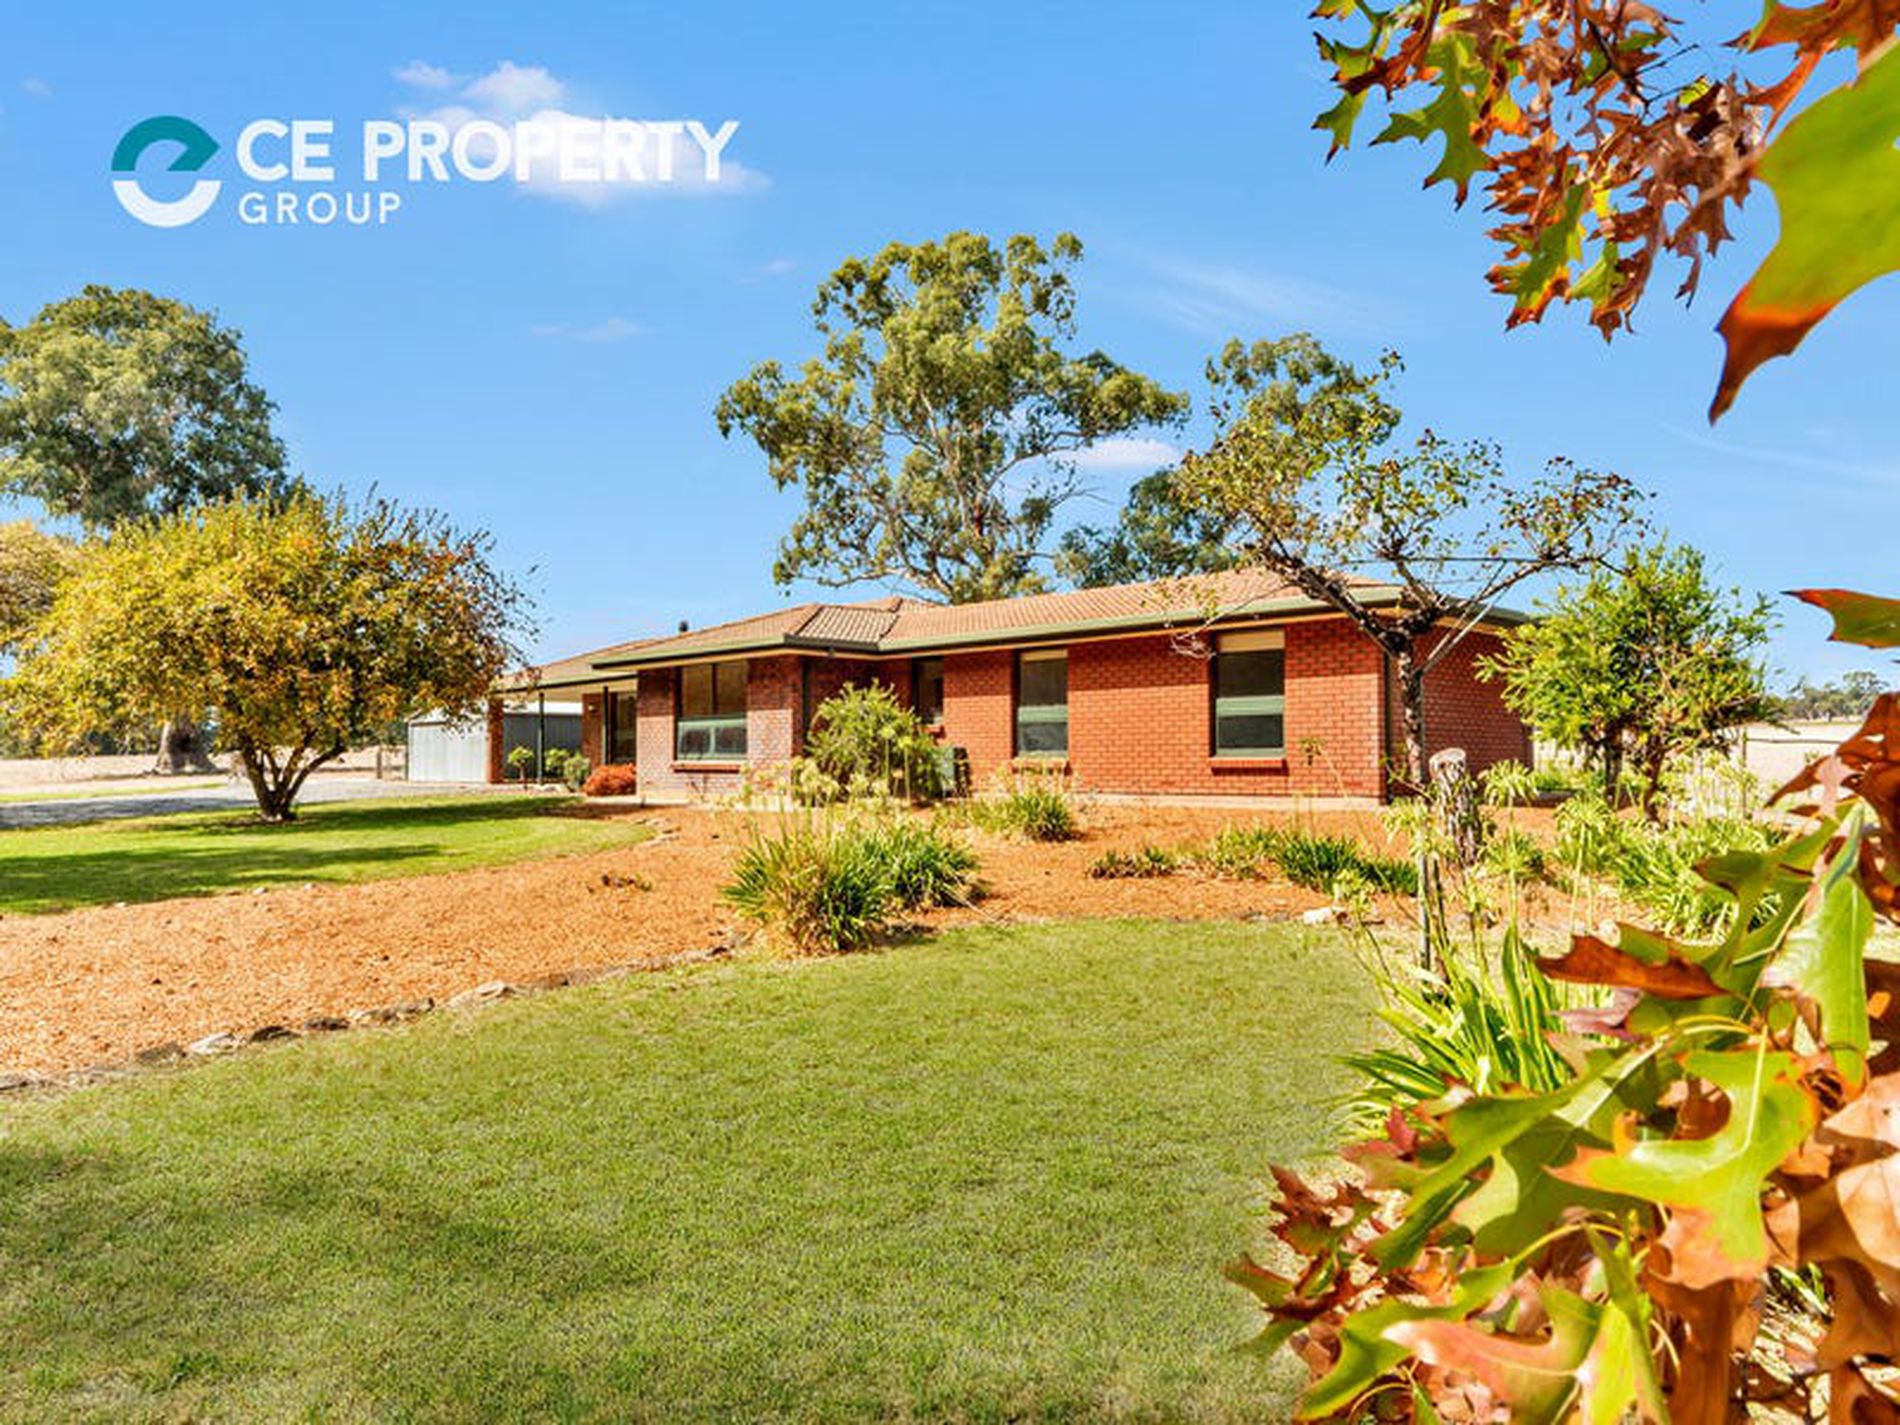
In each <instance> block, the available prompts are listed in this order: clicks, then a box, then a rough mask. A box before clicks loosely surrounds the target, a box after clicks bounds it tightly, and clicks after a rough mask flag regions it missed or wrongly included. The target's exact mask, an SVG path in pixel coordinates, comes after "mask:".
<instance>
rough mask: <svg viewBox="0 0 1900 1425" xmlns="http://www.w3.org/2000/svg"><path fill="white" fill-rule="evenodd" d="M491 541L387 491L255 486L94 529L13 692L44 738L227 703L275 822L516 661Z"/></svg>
mask: <svg viewBox="0 0 1900 1425" xmlns="http://www.w3.org/2000/svg"><path fill="white" fill-rule="evenodd" d="M490 547H491V541H490V540H489V538H488V536H487V535H485V534H481V533H474V534H465V533H461V532H458V531H456V530H454V529H452V528H450V527H449V526H448V525H446V524H445V523H443V522H442V521H441V520H440V519H438V518H437V517H435V516H433V515H429V514H419V513H415V512H412V511H406V510H402V509H400V508H398V507H397V506H395V505H393V504H390V503H387V502H382V501H378V502H374V503H370V504H367V505H364V506H362V507H360V508H358V507H352V506H350V505H349V504H347V503H345V502H344V501H343V499H342V498H341V497H320V496H317V495H314V494H310V493H307V492H299V493H296V494H293V495H291V496H288V497H286V498H285V499H283V500H266V499H263V498H260V497H256V496H236V497H233V498H231V499H229V500H224V501H219V502H217V503H214V504H209V505H204V506H201V507H198V508H195V509H190V510H184V511H180V512H179V513H177V514H173V515H168V516H164V517H162V518H157V519H153V520H147V521H140V522H136V523H132V524H125V525H121V526H119V527H118V528H117V529H116V530H114V531H113V533H112V535H111V536H110V537H109V538H104V539H98V540H94V541H92V542H90V543H89V544H88V545H87V546H86V548H85V550H84V551H83V553H82V555H81V558H80V560H79V563H78V567H77V568H76V569H75V571H74V572H73V574H72V575H71V577H70V578H68V579H67V580H66V581H65V582H64V583H63V584H62V585H61V587H60V589H59V591H58V593H57V595H56V596H55V597H54V600H53V603H52V607H51V609H50V611H49V612H48V613H47V615H46V617H45V618H44V619H43V620H42V621H41V622H40V623H39V625H38V626H37V628H36V629H35V630H34V632H33V634H32V636H31V637H30V639H29V640H28V642H27V645H26V647H25V649H24V651H23V654H22V656H21V660H20V666H19V670H18V672H17V673H16V675H15V676H14V678H13V679H12V680H11V682H10V684H9V687H8V692H9V695H10V701H11V702H12V704H13V706H14V707H15V708H16V709H17V711H18V713H19V715H20V717H21V719H22V722H23V723H24V724H25V725H26V726H28V727H29V728H31V729H33V730H34V731H35V732H36V733H37V734H38V735H39V736H40V737H41V738H42V740H43V741H45V742H48V743H52V744H55V745H57V744H59V743H71V742H73V741H75V740H76V739H77V738H79V737H81V736H83V735H84V734H85V733H86V732H87V731H88V730H90V729H92V728H95V727H98V726H101V725H106V724H109V723H111V722H113V721H114V720H116V719H119V718H122V717H124V716H127V715H138V714H141V713H143V714H146V715H149V716H154V717H156V716H158V715H161V714H162V713H163V711H164V709H166V708H172V707H186V706H189V707H206V708H211V709H213V710H214V714H215V719H216V730H217V740H218V744H219V745H220V746H221V747H224V748H227V749H229V750H230V751H232V752H235V753H236V754H237V757H238V761H239V763H240V765H241V766H242V767H243V769H244V773H245V775H246V776H247V777H248V778H249V779H250V783H251V787H252V790H253V791H254V792H255V794H256V797H257V809H258V814H259V815H260V816H261V817H262V818H263V819H264V820H266V821H272V822H281V821H288V820H290V819H291V817H292V816H293V815H294V808H295V803H296V799H297V794H298V792H299V791H301V790H302V788H303V784H304V782H305V780H306V779H307V778H308V777H309V776H310V774H311V773H312V772H314V771H316V770H317V769H318V768H319V767H321V766H323V765H324V764H325V763H328V762H331V761H334V760H335V759H336V758H338V757H340V756H341V755H342V754H343V753H344V752H345V751H346V750H347V749H348V748H349V747H350V746H352V745H353V744H356V743H359V742H361V741H362V740H364V739H366V738H368V737H370V736H372V735H373V734H375V733H376V731H377V730H378V729H380V728H383V727H386V726H388V725H389V724H390V723H392V722H398V721H401V720H402V719H404V718H406V717H409V716H412V715H413V714H415V713H417V712H419V711H422V710H423V709H427V708H444V709H447V710H449V711H451V712H466V711H472V710H473V709H474V708H475V707H477V706H479V705H480V704H481V702H482V701H483V699H484V698H485V697H486V696H487V693H488V690H489V689H490V687H491V686H492V685H493V684H494V681H495V679H496V678H497V677H499V676H500V675H501V674H502V672H503V671H504V670H505V669H506V668H507V667H508V666H509V665H510V663H511V662H512V661H513V660H514V656H515V652H514V644H513V637H514V634H515V633H516V632H517V631H518V630H519V628H520V625H521V608H522V596H521V594H520V592H519V590H518V589H517V588H516V587H515V586H514V585H513V584H512V583H511V582H510V581H509V580H508V579H507V578H506V577H504V576H503V575H502V574H501V573H499V572H497V571H496V569H495V568H494V566H493V565H492V563H491V562H490V559H489V553H490Z"/></svg>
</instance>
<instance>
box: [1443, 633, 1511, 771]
mask: <svg viewBox="0 0 1900 1425" xmlns="http://www.w3.org/2000/svg"><path fill="white" fill-rule="evenodd" d="M1502 646H1503V645H1502V640H1501V639H1499V638H1498V636H1497V635H1496V634H1494V633H1486V632H1482V631H1474V632H1472V633H1468V634H1466V635H1465V637H1464V638H1463V640H1462V641H1460V643H1459V644H1458V646H1457V647H1456V648H1454V649H1452V650H1451V652H1449V653H1447V654H1446V655H1445V657H1444V661H1443V662H1441V663H1440V664H1439V665H1438V666H1437V667H1436V668H1434V669H1432V671H1431V672H1430V673H1428V674H1426V675H1425V748H1426V753H1427V755H1430V754H1431V753H1434V752H1439V751H1442V750H1443V749H1445V748H1447V747H1462V748H1464V750H1465V755H1466V757H1467V758H1468V759H1469V761H1470V765H1471V770H1472V771H1473V772H1482V771H1483V770H1484V769H1485V768H1486V767H1489V766H1491V765H1492V764H1493V763H1494V762H1522V763H1523V764H1524V765H1525V766H1527V767H1528V766H1529V765H1530V764H1531V759H1532V755H1533V754H1532V750H1531V732H1530V729H1529V728H1528V727H1526V726H1525V725H1524V724H1523V723H1522V722H1521V721H1519V719H1518V718H1517V716H1516V714H1514V713H1512V712H1511V711H1510V709H1508V708H1506V707H1505V706H1504V702H1503V697H1502V695H1501V693H1500V691H1499V688H1500V685H1499V684H1497V683H1483V682H1480V681H1479V680H1478V675H1477V665H1478V662H1479V660H1481V659H1484V658H1490V657H1493V656H1495V655H1496V654H1497V653H1498V651H1499V650H1500V648H1501V647H1502Z"/></svg>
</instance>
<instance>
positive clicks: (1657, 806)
mask: <svg viewBox="0 0 1900 1425" xmlns="http://www.w3.org/2000/svg"><path fill="white" fill-rule="evenodd" d="M1668 757H1669V753H1668V751H1667V749H1664V748H1646V749H1645V750H1644V752H1643V820H1644V821H1646V822H1648V823H1649V824H1650V825H1651V826H1654V825H1655V824H1656V823H1657V822H1659V821H1661V820H1662V779H1663V766H1664V764H1665V763H1666V762H1667V761H1668Z"/></svg>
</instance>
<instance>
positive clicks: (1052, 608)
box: [528, 569, 1397, 686]
mask: <svg viewBox="0 0 1900 1425" xmlns="http://www.w3.org/2000/svg"><path fill="white" fill-rule="evenodd" d="M1354 582H1355V583H1358V584H1360V585H1361V586H1363V588H1364V590H1365V591H1366V593H1367V594H1368V595H1377V594H1379V593H1380V592H1382V591H1383V592H1384V593H1386V594H1389V595H1391V596H1392V597H1394V598H1396V596H1397V591H1396V590H1393V589H1390V588H1389V587H1388V586H1385V585H1381V584H1378V583H1377V582H1375V581H1373V580H1365V579H1361V580H1355V581H1354ZM1375 601H1376V599H1375ZM1320 607H1322V606H1321V605H1319V604H1317V603H1315V602H1314V601H1313V600H1312V599H1310V598H1308V597H1307V596H1306V595H1304V594H1302V593H1301V592H1300V591H1299V590H1298V589H1296V588H1295V587H1293V586H1292V585H1290V584H1288V583H1286V582H1285V581H1284V580H1281V579H1279V578H1277V577H1275V576H1274V575H1271V574H1268V573H1266V572H1265V571H1262V570H1255V569H1239V570H1233V571H1230V572H1228V573H1224V574H1206V575H1197V576H1195V577H1192V578H1183V579H1165V580H1159V581H1156V582H1152V583H1145V584H1117V585H1113V586H1111V587H1109V588H1102V589H1075V590H1071V591H1067V592H1063V593H1055V594H1030V595H1026V596H1024V597H1022V598H1015V599H990V600H986V601H984V602H982V603H973V604H932V603H925V602H922V601H920V600H916V599H904V598H897V597H891V598H884V599H873V600H868V601H865V602H860V603H835V604H834V603H804V604H793V605H791V606H789V607H787V608H783V609H778V610H775V611H773V612H771V613H765V614H758V615H755V616H754V617H752V618H744V619H736V620H734V621H732V622H730V623H722V624H714V625H712V626H710V627H707V628H696V629H693V630H691V631H689V632H686V633H680V634H675V635H672V636H671V637H665V638H653V639H647V640H644V641H641V642H636V643H628V644H620V645H617V646H616V647H614V648H611V649H600V650H597V651H596V652H594V653H590V654H580V655H578V656H576V657H574V658H568V659H562V660H561V661H560V662H559V663H555V664H549V665H547V668H546V669H543V670H540V671H541V673H542V680H543V681H544V682H550V683H551V682H553V681H555V679H554V678H553V677H552V676H551V675H552V672H553V670H556V669H559V670H563V671H564V672H566V671H568V670H578V671H575V672H573V673H572V677H573V678H574V680H575V681H581V680H585V679H586V678H587V677H590V676H591V677H615V676H624V675H625V674H627V673H630V672H632V671H633V670H634V669H636V668H638V667H640V666H642V665H650V664H665V663H677V662H680V661H682V660H685V659H690V658H695V657H715V656H720V655H728V656H730V655H738V654H742V653H759V652H768V651H771V650H773V649H788V648H797V649H813V650H825V649H835V650H836V651H838V652H840V653H863V654H880V653H895V652H900V651H901V652H905V653H915V652H921V651H927V650H930V649H933V648H954V647H960V646H961V647H967V646H970V645H973V644H983V643H1010V642H1020V643H1030V642H1036V641H1039V640H1052V639H1058V638H1061V637H1063V636H1065V635H1075V634H1080V633H1089V632H1102V631H1107V630H1112V629H1116V628H1130V629H1133V628H1168V627H1178V626H1181V625H1191V624H1197V623H1201V622H1203V621H1205V620H1207V619H1209V618H1213V617H1219V618H1222V619H1232V618H1236V617H1247V616H1250V615H1251V616H1260V615H1269V614H1298V613H1310V612H1313V611H1315V610H1317V609H1319V608H1320ZM528 686H532V684H529V685H528Z"/></svg>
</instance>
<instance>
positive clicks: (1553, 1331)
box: [1386, 1286, 1668, 1425]
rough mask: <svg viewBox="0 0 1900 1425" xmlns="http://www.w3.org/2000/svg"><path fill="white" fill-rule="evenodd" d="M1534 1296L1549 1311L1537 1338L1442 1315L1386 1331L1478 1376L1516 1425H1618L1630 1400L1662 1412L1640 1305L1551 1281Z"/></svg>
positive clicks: (1417, 1351) (1659, 1416)
mask: <svg viewBox="0 0 1900 1425" xmlns="http://www.w3.org/2000/svg"><path fill="white" fill-rule="evenodd" d="M1538 1296H1539V1297H1540V1299H1541V1300H1542V1302H1543V1306H1544V1311H1545V1314H1546V1315H1548V1316H1549V1318H1550V1334H1549V1335H1548V1336H1547V1337H1545V1338H1543V1339H1540V1340H1525V1339H1523V1338H1520V1337H1514V1336H1507V1335H1503V1334H1501V1333H1499V1332H1495V1331H1483V1330H1480V1329H1478V1328H1477V1327H1475V1326H1470V1325H1467V1324H1465V1323H1463V1322H1459V1321H1445V1320H1422V1321H1421V1320H1413V1321H1401V1322H1398V1323H1396V1324H1394V1325H1393V1326H1390V1327H1388V1328H1387V1330H1386V1337H1387V1339H1388V1340H1392V1341H1396V1342H1397V1343H1398V1344H1399V1345H1401V1346H1403V1347H1405V1348H1406V1350H1407V1351H1408V1352H1409V1353H1410V1354H1411V1355H1413V1356H1416V1357H1417V1358H1418V1359H1419V1360H1421V1361H1423V1362H1425V1363H1426V1364H1427V1365H1432V1366H1438V1367H1440V1368H1442V1369H1445V1370H1451V1371H1457V1372H1458V1373H1459V1374H1461V1375H1467V1376H1471V1377H1474V1378H1475V1379H1477V1380H1479V1381H1481V1382H1482V1383H1483V1384H1484V1385H1485V1386H1487V1387H1488V1388H1489V1389H1490V1390H1491V1392H1492V1393H1493V1394H1494V1395H1495V1396H1496V1397H1497V1399H1498V1402H1499V1403H1500V1404H1502V1405H1504V1406H1505V1407H1507V1408H1508V1409H1509V1411H1510V1418H1511V1419H1512V1420H1513V1421H1514V1422H1522V1425H1557V1422H1559V1421H1564V1420H1581V1421H1584V1422H1586V1425H1619V1422H1621V1421H1623V1420H1625V1419H1627V1418H1628V1416H1629V1412H1630V1409H1631V1407H1632V1406H1634V1407H1635V1408H1636V1410H1637V1416H1638V1418H1639V1419H1643V1420H1663V1419H1667V1418H1668V1416H1667V1412H1666V1410H1665V1408H1664V1406H1663V1401H1662V1390H1661V1387H1660V1385H1659V1384H1658V1382H1657V1380H1656V1377H1655V1368H1654V1364H1653V1362H1652V1361H1651V1358H1650V1353H1649V1343H1648V1341H1647V1339H1646V1336H1645V1331H1646V1327H1645V1318H1644V1315H1643V1314H1641V1312H1640V1308H1638V1309H1637V1310H1636V1311H1634V1312H1633V1311H1632V1309H1631V1306H1632V1305H1633V1303H1627V1302H1626V1301H1625V1300H1624V1299H1622V1298H1621V1297H1619V1296H1612V1297H1611V1298H1610V1299H1609V1300H1607V1301H1591V1300H1589V1299H1587V1298H1585V1297H1582V1296H1579V1295H1577V1294H1576V1293H1575V1292H1572V1291H1566V1290H1564V1289H1563V1288H1561V1287H1555V1286H1546V1287H1544V1288H1543V1289H1542V1290H1541V1291H1540V1292H1539V1293H1538Z"/></svg>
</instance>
